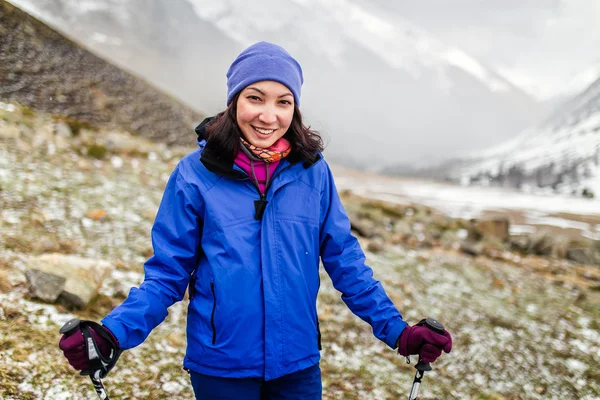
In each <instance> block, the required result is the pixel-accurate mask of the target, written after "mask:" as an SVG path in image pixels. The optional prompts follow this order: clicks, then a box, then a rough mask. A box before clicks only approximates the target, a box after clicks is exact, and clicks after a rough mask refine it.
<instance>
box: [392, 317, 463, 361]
mask: <svg viewBox="0 0 600 400" xmlns="http://www.w3.org/2000/svg"><path fill="white" fill-rule="evenodd" d="M397 345H398V353H400V354H401V355H403V356H409V355H413V354H418V355H420V356H421V359H422V360H423V362H434V361H435V360H437V358H438V357H439V356H441V355H442V350H443V351H444V352H446V353H450V351H451V350H452V336H450V333H449V332H448V331H447V330H445V329H444V331H442V332H440V333H438V332H435V331H433V330H431V329H429V328H426V327H425V326H421V325H418V324H417V325H413V326H408V325H407V326H406V328H404V330H403V331H402V333H401V334H400V337H399V338H398V342H397Z"/></svg>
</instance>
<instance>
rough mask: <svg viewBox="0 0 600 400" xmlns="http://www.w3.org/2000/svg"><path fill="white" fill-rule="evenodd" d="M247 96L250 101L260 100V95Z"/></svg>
mask: <svg viewBox="0 0 600 400" xmlns="http://www.w3.org/2000/svg"><path fill="white" fill-rule="evenodd" d="M246 98H247V99H248V100H250V101H260V97H258V96H255V95H253V94H251V95H250V96H246Z"/></svg>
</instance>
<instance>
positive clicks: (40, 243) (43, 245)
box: [31, 236, 60, 254]
mask: <svg viewBox="0 0 600 400" xmlns="http://www.w3.org/2000/svg"><path fill="white" fill-rule="evenodd" d="M31 248H32V249H33V251H34V252H35V253H38V254H40V253H48V252H53V251H57V250H58V249H59V248H60V246H59V245H58V243H56V242H55V241H54V240H52V239H51V238H50V237H48V236H42V237H41V238H39V240H37V241H36V242H35V243H33V244H32V245H31Z"/></svg>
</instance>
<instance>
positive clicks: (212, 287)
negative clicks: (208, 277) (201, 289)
mask: <svg viewBox="0 0 600 400" xmlns="http://www.w3.org/2000/svg"><path fill="white" fill-rule="evenodd" d="M210 290H211V291H212V294H213V308H212V313H211V315H210V325H211V326H212V344H215V343H216V342H217V328H216V327H215V311H216V310H217V295H216V293H215V283H214V282H211V283H210Z"/></svg>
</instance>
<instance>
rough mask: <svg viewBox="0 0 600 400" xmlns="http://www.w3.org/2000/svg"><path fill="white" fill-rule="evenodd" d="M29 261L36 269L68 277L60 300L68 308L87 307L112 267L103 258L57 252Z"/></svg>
mask: <svg viewBox="0 0 600 400" xmlns="http://www.w3.org/2000/svg"><path fill="white" fill-rule="evenodd" d="M29 263H30V264H31V265H32V266H33V268H35V269H38V270H40V271H44V272H47V273H50V274H53V275H58V276H62V277H64V278H65V279H66V282H65V286H64V290H63V292H62V293H61V295H60V296H59V299H58V300H59V302H61V303H62V304H63V305H64V306H65V307H67V308H83V307H85V306H86V305H87V304H88V303H89V302H90V301H91V300H92V299H93V298H94V297H95V296H96V295H98V290H99V289H100V287H101V286H102V283H103V282H104V279H105V278H106V277H107V276H108V273H109V272H110V269H111V265H110V264H109V263H108V262H106V261H103V260H97V259H90V258H83V257H79V256H74V255H64V254H57V253H51V254H44V255H41V256H39V257H35V258H32V259H30V261H29Z"/></svg>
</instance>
